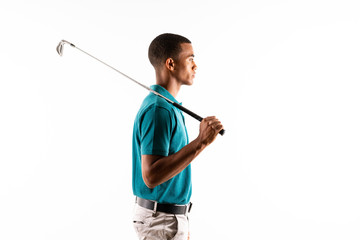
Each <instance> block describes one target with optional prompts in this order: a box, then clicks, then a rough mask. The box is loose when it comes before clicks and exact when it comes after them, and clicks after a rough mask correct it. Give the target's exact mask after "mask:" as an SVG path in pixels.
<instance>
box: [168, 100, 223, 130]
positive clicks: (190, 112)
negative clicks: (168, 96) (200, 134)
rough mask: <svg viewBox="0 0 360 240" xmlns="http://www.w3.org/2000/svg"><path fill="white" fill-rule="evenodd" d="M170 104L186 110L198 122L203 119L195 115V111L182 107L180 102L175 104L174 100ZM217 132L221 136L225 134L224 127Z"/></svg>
mask: <svg viewBox="0 0 360 240" xmlns="http://www.w3.org/2000/svg"><path fill="white" fill-rule="evenodd" d="M172 105H174V106H175V107H177V108H178V109H180V110H181V111H183V112H186V113H187V114H189V115H190V116H192V117H193V118H195V119H197V120H199V122H201V121H202V120H203V118H202V117H200V116H199V115H197V114H196V113H193V112H192V111H190V110H189V109H187V108H184V107H183V106H181V105H180V104H177V103H176V102H173V103H172ZM219 134H220V135H221V136H223V135H224V134H225V129H221V131H220V132H219Z"/></svg>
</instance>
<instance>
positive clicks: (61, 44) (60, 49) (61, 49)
mask: <svg viewBox="0 0 360 240" xmlns="http://www.w3.org/2000/svg"><path fill="white" fill-rule="evenodd" d="M65 43H67V44H69V45H70V46H72V47H75V45H74V44H72V43H71V42H68V41H66V40H61V41H60V42H59V44H58V45H57V47H56V51H57V53H58V54H59V55H60V56H62V55H63V52H64V44H65Z"/></svg>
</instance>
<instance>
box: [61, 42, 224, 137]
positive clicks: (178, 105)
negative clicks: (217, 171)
mask: <svg viewBox="0 0 360 240" xmlns="http://www.w3.org/2000/svg"><path fill="white" fill-rule="evenodd" d="M62 43H68V44H69V45H70V46H72V47H74V48H76V49H78V50H79V51H81V52H83V53H85V54H86V55H88V56H90V57H92V58H94V59H96V60H97V61H99V62H101V63H102V64H104V65H106V66H108V67H109V68H111V69H112V70H114V71H116V72H118V73H120V74H121V75H123V76H124V77H126V78H128V79H130V80H131V81H133V82H134V83H137V84H138V85H140V86H142V87H143V88H145V89H147V90H148V91H150V92H152V93H153V94H155V95H157V96H159V97H161V98H163V99H165V100H166V101H167V102H168V103H170V104H172V105H173V106H174V107H176V108H178V109H180V110H181V111H183V112H185V113H187V114H189V115H190V116H192V117H193V118H195V119H197V120H198V121H200V122H201V121H202V120H203V118H202V117H200V116H199V115H197V114H195V113H193V112H192V111H190V110H189V109H187V108H185V107H183V106H181V105H180V104H178V103H176V102H174V101H172V100H170V99H168V98H167V97H164V96H163V95H161V94H160V93H158V92H156V91H154V90H152V89H151V88H149V87H148V86H146V85H144V84H142V83H140V82H138V81H136V80H135V79H133V78H132V77H130V76H128V75H126V74H124V73H122V72H120V71H119V70H117V69H116V68H114V67H112V66H110V65H109V64H107V63H106V62H104V61H102V60H100V59H98V58H96V57H94V56H93V55H91V54H90V53H88V52H85V51H84V50H82V49H80V48H78V47H76V46H75V45H74V44H72V43H70V42H68V41H65V40H62V42H60V43H59V46H60V44H62ZM59 46H58V48H57V51H58V53H59V54H60V55H62V52H61V53H60V52H59V50H58V49H59ZM61 50H62V49H61ZM224 133H225V129H222V130H221V131H220V132H219V134H220V135H224Z"/></svg>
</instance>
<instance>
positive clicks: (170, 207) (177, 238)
mask: <svg viewBox="0 0 360 240" xmlns="http://www.w3.org/2000/svg"><path fill="white" fill-rule="evenodd" d="M149 60H150V62H151V64H152V65H153V67H154V68H155V74H156V85H153V86H151V88H152V89H153V90H155V91H156V92H158V93H160V94H161V95H163V96H165V97H166V98H168V99H170V100H172V101H174V102H176V103H179V102H178V101H177V100H176V96H177V94H178V93H179V91H180V88H181V86H182V85H192V84H193V81H194V77H195V72H196V69H197V66H196V64H195V62H194V51H193V48H192V45H191V42H190V41H189V40H188V39H187V38H185V37H183V36H180V35H175V34H169V33H166V34H161V35H159V36H157V37H156V38H155V39H154V40H153V41H152V42H151V44H150V46H149ZM222 128H223V126H222V125H221V122H220V121H219V120H218V119H217V118H216V117H207V118H204V119H203V121H202V122H201V123H200V130H199V135H198V137H197V138H195V139H194V140H193V141H192V142H190V143H189V139H188V134H187V130H186V126H185V120H184V116H183V114H182V112H181V111H180V110H179V109H177V108H176V107H174V106H173V105H171V104H169V103H168V102H166V100H164V99H163V98H160V97H158V96H156V95H155V94H153V93H150V94H149V95H148V96H147V97H146V98H145V99H144V101H143V103H142V105H141V107H140V110H139V112H138V114H137V115H136V118H135V122H134V130H133V175H132V185H133V192H134V195H135V196H136V205H135V209H134V216H133V223H134V227H135V230H136V232H137V234H138V236H139V239H141V240H145V239H146V240H162V239H174V240H185V239H188V238H189V222H188V212H189V211H190V208H191V203H190V197H191V166H190V163H191V162H192V161H193V160H194V159H195V158H196V157H197V156H198V155H199V153H200V152H202V151H203V150H204V149H205V148H206V147H207V146H208V145H209V144H211V143H212V142H213V141H214V140H215V138H216V136H217V135H218V133H219V132H220V131H221V130H222Z"/></svg>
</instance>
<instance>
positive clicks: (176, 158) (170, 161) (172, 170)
mask: <svg viewBox="0 0 360 240" xmlns="http://www.w3.org/2000/svg"><path fill="white" fill-rule="evenodd" d="M205 147H206V145H205V144H203V143H201V141H200V140H199V139H198V138H196V139H195V140H194V141H192V142H191V143H189V144H188V145H186V146H185V147H183V148H182V149H181V150H180V151H178V152H176V153H175V154H172V155H169V156H167V157H160V156H158V158H157V159H154V161H153V162H152V163H151V164H143V179H144V181H145V183H146V185H147V186H148V187H149V188H154V187H156V186H158V185H160V184H162V183H164V182H166V181H168V180H169V179H171V178H173V177H175V176H176V175H177V174H179V173H180V172H181V171H182V170H184V169H185V168H186V167H187V166H188V165H189V164H190V163H191V162H192V161H193V160H194V159H195V158H196V157H197V156H198V155H199V154H200V152H202V151H203V150H204V148H205ZM142 162H143V163H144V161H142Z"/></svg>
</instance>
